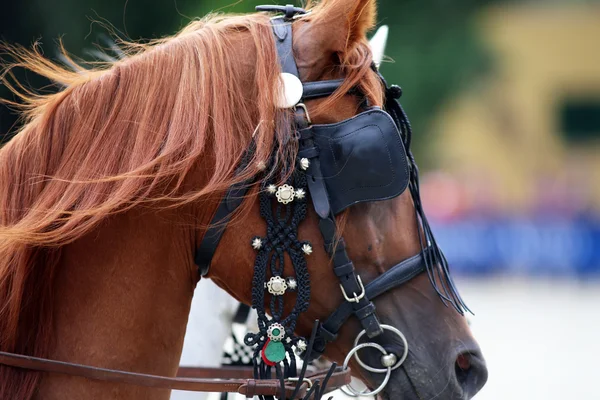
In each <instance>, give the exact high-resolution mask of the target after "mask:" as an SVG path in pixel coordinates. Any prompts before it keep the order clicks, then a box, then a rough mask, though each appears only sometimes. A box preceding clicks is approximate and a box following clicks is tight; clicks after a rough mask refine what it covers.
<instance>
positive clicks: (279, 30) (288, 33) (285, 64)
mask: <svg viewBox="0 0 600 400" xmlns="http://www.w3.org/2000/svg"><path fill="white" fill-rule="evenodd" d="M271 25H272V26H273V33H274V34H275V46H276V47H277V54H278V55H279V64H280V65H281V71H282V72H287V73H289V74H292V75H294V76H296V77H298V78H300V76H299V75H298V67H297V66H296V59H295V58H294V49H293V47H292V24H291V22H290V21H289V20H287V19H285V18H284V17H279V18H273V19H272V20H271Z"/></svg>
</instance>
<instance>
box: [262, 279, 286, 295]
mask: <svg viewBox="0 0 600 400" xmlns="http://www.w3.org/2000/svg"><path fill="white" fill-rule="evenodd" d="M287 288H288V286H287V282H286V281H285V279H283V278H282V277H280V276H272V277H271V279H269V282H267V290H268V291H269V293H271V294H272V295H274V296H282V295H283V294H284V293H285V291H286V290H287Z"/></svg>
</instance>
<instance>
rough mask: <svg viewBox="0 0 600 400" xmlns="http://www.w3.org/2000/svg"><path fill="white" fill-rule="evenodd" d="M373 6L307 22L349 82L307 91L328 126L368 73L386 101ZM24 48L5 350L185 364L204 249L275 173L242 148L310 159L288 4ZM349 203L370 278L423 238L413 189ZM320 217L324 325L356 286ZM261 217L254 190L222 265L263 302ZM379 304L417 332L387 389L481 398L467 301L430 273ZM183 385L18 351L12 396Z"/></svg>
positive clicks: (299, 42) (316, 15) (3, 207)
mask: <svg viewBox="0 0 600 400" xmlns="http://www.w3.org/2000/svg"><path fill="white" fill-rule="evenodd" d="M374 3H375V2H374V1H373V0H323V1H322V2H321V3H319V4H317V5H309V6H310V7H312V13H310V14H309V15H307V16H305V17H303V18H298V19H297V20H296V21H295V22H294V23H293V32H294V42H293V52H294V55H295V57H296V62H297V64H298V69H299V73H300V76H301V78H302V80H303V81H316V80H324V79H336V78H343V79H344V80H345V82H344V85H343V86H342V88H340V90H338V91H337V92H336V94H335V95H333V96H331V97H329V98H327V99H324V100H313V101H309V102H307V107H308V111H309V113H310V114H311V116H312V119H313V121H314V122H316V123H332V122H336V121H341V120H344V119H347V118H349V117H351V116H353V115H356V114H357V113H358V112H359V109H360V102H359V99H357V97H356V96H353V95H349V94H346V93H347V92H348V88H351V87H358V88H360V90H361V92H362V93H364V95H365V96H366V97H367V98H368V99H369V101H370V103H371V104H373V105H382V102H383V93H382V88H381V84H380V81H379V79H378V77H377V75H376V73H375V72H374V71H373V70H372V69H371V57H372V56H371V52H370V50H369V47H368V44H367V41H366V33H367V31H368V30H369V29H371V28H372V27H373V25H374V21H375V4H374ZM8 50H9V51H10V52H11V53H12V55H13V56H14V57H15V58H16V60H17V61H16V62H15V63H14V64H11V65H6V66H5V72H4V74H3V75H2V77H3V78H4V84H5V85H7V86H8V87H9V88H11V89H13V91H14V92H15V93H17V94H18V95H19V96H20V97H21V98H22V99H23V100H24V104H25V105H24V106H22V107H23V114H22V115H23V118H24V119H25V120H26V122H27V123H26V124H25V125H24V127H23V128H22V129H21V131H20V132H19V133H18V134H17V135H16V136H15V137H14V138H13V139H12V140H11V141H10V142H9V143H8V144H6V145H5V146H4V147H3V148H2V149H1V150H0V189H1V190H0V350H2V351H7V352H14V353H19V354H27V355H35V356H39V357H46V358H51V359H55V360H64V361H70V362H76V363H80V364H86V365H92V366H98V367H106V368H113V369H119V370H125V371H136V372H143V373H148V374H155V375H164V376H174V375H175V374H176V372H177V368H178V362H179V358H180V354H181V348H182V343H183V337H184V332H185V326H186V321H187V319H188V313H189V309H190V302H191V298H192V293H193V290H194V287H195V286H196V283H197V282H198V280H199V279H200V277H199V274H198V269H197V267H196V265H195V264H194V258H193V256H194V250H195V249H196V248H197V246H198V245H199V244H200V242H201V240H202V237H203V234H204V232H205V230H206V228H207V226H208V225H209V222H210V221H211V218H212V217H213V214H214V212H215V210H216V207H217V205H218V203H219V201H220V199H221V197H222V196H223V193H224V192H225V191H226V189H227V188H228V187H230V186H231V185H232V184H235V183H237V182H244V181H247V180H248V179H250V178H251V177H253V176H255V175H256V174H258V173H259V170H258V169H259V167H258V164H259V163H250V164H248V166H247V167H246V168H245V169H244V170H243V171H241V172H238V173H234V171H235V169H236V167H237V166H238V165H239V161H240V159H241V157H242V154H243V153H244V151H245V150H246V149H247V147H248V146H249V143H250V141H251V140H252V138H253V137H254V141H255V143H256V150H255V158H256V160H257V161H260V160H267V159H268V158H269V157H270V156H271V153H272V152H273V149H274V148H278V149H280V154H279V157H280V159H281V160H282V162H284V163H287V164H288V165H290V166H291V165H293V163H294V158H295V154H294V149H293V147H290V146H285V145H282V144H285V143H290V141H289V140H286V138H285V137H282V135H283V134H284V132H278V131H276V130H275V129H274V127H275V126H276V125H277V121H279V120H280V119H281V118H283V116H284V114H285V113H286V112H287V111H285V110H279V109H277V108H276V107H275V105H274V104H275V96H276V94H277V93H278V88H279V86H278V85H279V83H278V82H279V80H278V79H279V72H280V69H279V66H278V65H279V64H278V60H277V53H276V51H275V46H274V40H273V35H272V31H271V27H270V24H269V16H268V15H265V14H252V15H245V16H213V17H210V18H206V19H203V20H201V21H194V22H192V23H190V24H189V25H188V26H187V27H186V28H185V29H183V30H182V31H181V32H180V33H178V34H177V35H175V36H174V37H171V38H166V39H161V40H157V41H154V42H152V43H150V44H144V45H141V44H127V45H126V53H127V54H128V56H127V57H125V58H124V59H122V60H119V61H116V62H114V63H111V65H107V66H106V67H104V68H103V67H98V68H96V69H93V70H85V69H81V70H80V71H77V72H73V71H69V70H68V69H65V68H63V67H61V66H59V65H57V64H55V63H53V62H51V61H49V60H47V59H45V58H44V57H43V56H42V55H41V54H39V52H31V51H25V50H23V49H19V48H14V47H13V48H9V49H8ZM12 67H24V68H27V69H29V70H31V71H33V72H35V73H38V74H41V75H43V76H45V77H47V78H50V79H51V80H53V81H55V82H57V84H60V85H62V86H63V87H64V89H63V90H62V91H60V92H59V93H57V94H52V95H38V94H36V93H33V92H31V91H29V90H27V89H26V88H24V87H23V86H21V85H19V84H18V83H14V82H13V81H11V80H9V79H8V78H10V76H11V74H10V69H11V68H12ZM11 82H12V83H11ZM338 219H339V220H340V221H339V222H340V224H342V225H343V227H344V228H343V233H344V239H345V241H346V245H347V250H348V253H349V255H350V257H351V258H352V260H353V261H354V264H355V266H356V268H357V271H358V273H360V275H361V277H362V279H363V281H364V282H365V283H367V282H369V281H371V280H373V279H374V278H375V277H377V276H378V275H380V274H382V273H383V272H384V271H385V270H386V269H387V268H389V267H390V266H392V265H394V264H395V263H398V262H399V261H402V260H404V259H407V258H409V257H411V256H413V255H415V254H417V253H419V252H420V251H421V245H420V227H419V224H418V222H417V221H418V220H417V219H416V218H415V208H414V205H413V201H412V200H411V197H410V194H408V192H405V193H404V194H402V195H401V196H398V197H396V198H394V199H391V200H386V201H378V202H371V203H365V204H362V205H357V206H353V207H351V208H350V209H349V210H348V211H347V212H344V213H343V214H342V215H341V216H340V217H339V218H338ZM317 220H318V219H317V216H316V214H315V213H314V211H313V210H310V211H309V215H308V217H307V219H306V221H305V222H304V223H303V224H302V225H301V226H300V230H299V235H300V237H302V238H305V239H306V240H310V241H311V242H312V243H313V244H314V249H315V251H314V254H313V255H312V256H311V257H310V259H309V260H308V269H309V273H310V280H311V286H312V288H311V292H312V296H311V301H310V307H309V309H308V311H307V312H305V313H303V314H302V315H301V317H300V319H299V321H298V325H297V331H298V333H299V334H301V335H305V336H306V335H308V334H309V333H310V330H311V327H312V325H313V322H314V320H315V319H324V318H325V317H327V316H328V315H329V314H330V313H331V312H332V311H333V310H334V309H335V308H336V307H337V306H338V305H339V304H340V303H342V301H343V297H342V293H341V292H340V290H339V287H338V283H337V279H336V277H335V276H334V274H333V272H332V270H331V268H328V265H329V263H330V259H329V256H328V255H327V254H326V252H325V250H324V249H323V245H322V244H323V239H322V237H321V235H320V232H319V229H318V226H317ZM262 229H264V221H263V220H262V219H261V218H260V216H259V211H258V200H257V190H252V191H251V192H250V193H249V194H248V196H247V199H246V201H245V202H244V204H243V206H242V207H241V208H240V209H239V210H238V212H237V213H236V216H235V218H234V221H233V222H231V223H230V224H229V225H228V227H227V230H226V231H225V234H224V236H223V238H222V241H221V243H220V245H219V247H218V249H217V252H216V254H215V256H214V258H213V262H212V264H211V269H210V274H209V278H210V279H212V280H214V282H216V283H217V284H218V285H219V286H220V287H222V288H223V289H225V290H226V291H227V292H228V293H230V294H231V295H232V296H233V297H235V298H236V299H238V300H240V301H242V302H244V303H246V304H250V302H251V282H252V276H253V267H252V266H253V263H254V257H255V254H254V251H253V250H252V248H251V247H250V246H249V245H248V243H250V241H251V239H252V237H253V236H254V235H256V233H258V232H259V231H260V230H262ZM286 268H287V266H286ZM375 303H376V305H377V312H378V315H379V317H380V319H381V321H382V322H383V323H386V324H389V325H393V326H395V327H397V328H399V329H401V330H402V331H403V332H404V334H405V336H406V338H407V340H408V342H409V343H410V349H409V350H410V351H409V356H408V358H407V360H406V361H405V363H404V364H403V366H402V368H399V369H397V370H395V371H394V373H393V374H392V377H391V380H390V382H389V384H388V385H387V387H386V388H385V391H384V392H383V397H384V398H388V399H390V398H391V399H398V398H403V399H429V398H439V399H466V398H470V397H472V396H473V395H474V394H475V393H476V392H477V391H478V390H479V389H480V388H481V387H482V386H483V384H484V383H485V380H486V377H487V372H486V369H485V364H484V362H483V359H482V357H481V353H480V350H479V348H478V346H477V344H476V342H475V340H474V339H473V337H472V335H471V333H470V330H469V328H468V326H467V323H466V321H465V318H464V316H463V315H461V314H460V313H458V312H457V311H456V310H455V309H453V308H452V307H446V306H445V305H444V303H443V302H442V301H440V298H439V296H438V294H437V292H436V290H435V289H434V288H433V287H432V285H431V283H430V281H429V279H428V277H427V274H421V275H419V276H417V277H416V278H414V279H412V280H411V281H410V282H408V283H406V284H404V285H403V286H401V287H399V288H396V289H394V290H392V291H390V292H388V293H386V294H385V295H383V296H381V297H380V298H378V299H377V300H376V301H375ZM205 306H206V307H208V308H210V307H211V304H210V303H208V304H206V305H205ZM210 329H211V327H210V326H207V327H206V330H207V332H209V331H210ZM360 330H361V328H360V325H359V324H358V321H357V320H354V319H351V320H349V321H348V322H347V323H346V324H345V325H344V326H343V328H342V330H341V331H340V334H339V337H338V339H337V340H336V341H335V342H333V343H332V344H331V345H330V346H329V347H328V348H327V352H326V353H325V356H326V357H327V358H329V359H331V360H336V361H338V362H340V361H342V360H343V359H344V357H345V355H346V354H347V353H348V352H349V351H350V349H351V348H352V347H353V340H354V338H355V337H356V336H357V334H358V333H359V332H360ZM351 365H352V369H353V371H354V374H355V375H356V376H358V377H360V378H361V379H363V380H364V381H365V382H366V383H367V384H368V386H371V387H375V386H377V385H378V384H379V383H380V381H381V379H382V376H381V375H377V374H370V373H368V372H367V371H365V370H362V369H361V368H360V367H359V366H358V364H354V363H353V364H351ZM168 397H169V392H168V390H157V389H151V388H145V387H137V386H131V385H125V384H114V383H103V382H96V381H91V380H86V379H84V378H78V377H71V376H65V375H57V374H41V373H38V372H35V371H27V370H20V369H16V368H11V367H7V366H3V365H0V398H1V399H11V400H12V399H17V400H28V399H44V400H54V399H61V400H62V399H109V398H110V399H167V398H168Z"/></svg>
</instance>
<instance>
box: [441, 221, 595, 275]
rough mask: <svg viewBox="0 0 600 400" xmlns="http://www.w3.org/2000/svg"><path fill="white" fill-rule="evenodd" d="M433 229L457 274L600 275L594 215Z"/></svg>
mask: <svg viewBox="0 0 600 400" xmlns="http://www.w3.org/2000/svg"><path fill="white" fill-rule="evenodd" d="M432 226H433V231H434V233H435V235H436V238H437V240H438V243H439V245H440V246H441V248H442V249H443V250H444V253H445V254H446V257H447V258H448V261H449V262H450V265H451V268H452V270H453V271H456V272H457V273H459V274H463V275H487V274H509V275H532V276H540V275H546V276H574V275H576V276H582V277H585V276H589V275H598V276H600V219H598V217H597V216H594V215H587V216H584V217H580V218H577V219H564V218H556V217H552V216H550V217H548V216H546V217H544V218H506V219H493V218H465V219H460V220H454V221H451V222H446V221H444V222H442V221H432Z"/></svg>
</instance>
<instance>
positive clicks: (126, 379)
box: [0, 351, 351, 399]
mask: <svg viewBox="0 0 600 400" xmlns="http://www.w3.org/2000/svg"><path fill="white" fill-rule="evenodd" d="M0 364H3V365H8V366H11V367H16V368H22V369H26V370H33V371H38V372H49V373H54V374H62V375H69V376H78V377H82V378H87V379H91V380H95V381H102V382H112V383H124V384H128V385H136V386H145V387H151V388H157V389H173V390H187V391H194V392H227V393H239V394H242V395H244V396H246V397H248V398H252V397H254V396H259V395H263V396H278V395H279V394H280V393H281V389H282V388H281V381H280V380H278V379H253V370H252V368H250V367H220V368H209V367H179V370H178V371H177V377H174V378H173V377H167V376H160V375H150V374H142V373H136V372H126V371H120V370H115V369H109V368H99V367H92V366H89V365H83V364H76V363H70V362H65V361H56V360H49V359H46V358H39V357H31V356H25V355H21V354H14V353H8V352H4V351H0ZM328 373H329V369H322V370H317V371H313V372H311V373H307V374H306V376H305V378H304V379H303V382H302V384H301V385H300V386H299V390H297V391H296V388H297V386H298V384H299V382H298V381H297V379H294V378H290V379H287V380H285V381H284V383H285V386H284V388H285V393H286V398H290V399H291V398H293V399H302V398H304V397H305V396H306V394H307V392H308V391H309V390H310V388H311V386H312V382H315V381H317V380H319V381H323V380H324V379H325V378H326V377H327V375H329V374H328ZM350 379H351V376H350V369H346V370H343V369H342V368H336V369H335V370H334V371H333V373H331V375H330V377H329V380H328V382H329V383H328V385H327V386H328V387H327V390H328V391H329V390H335V389H338V388H340V387H342V386H345V385H347V384H348V383H350ZM294 392H297V393H296V395H295V396H294V397H292V395H293V393H294Z"/></svg>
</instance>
